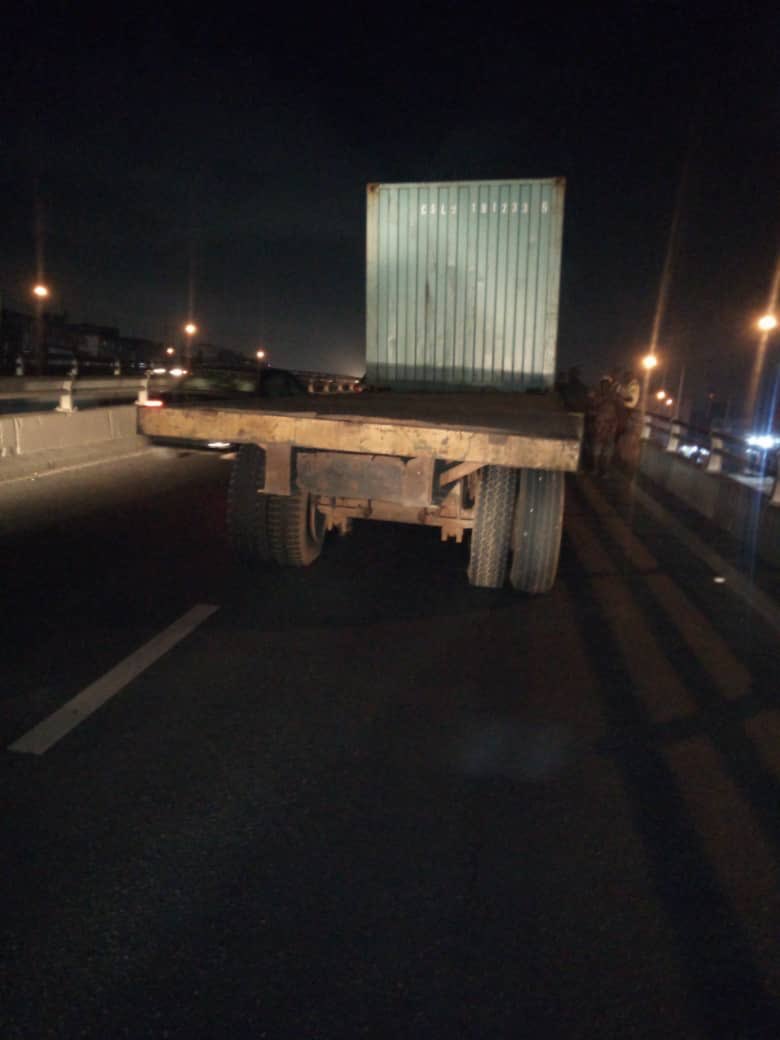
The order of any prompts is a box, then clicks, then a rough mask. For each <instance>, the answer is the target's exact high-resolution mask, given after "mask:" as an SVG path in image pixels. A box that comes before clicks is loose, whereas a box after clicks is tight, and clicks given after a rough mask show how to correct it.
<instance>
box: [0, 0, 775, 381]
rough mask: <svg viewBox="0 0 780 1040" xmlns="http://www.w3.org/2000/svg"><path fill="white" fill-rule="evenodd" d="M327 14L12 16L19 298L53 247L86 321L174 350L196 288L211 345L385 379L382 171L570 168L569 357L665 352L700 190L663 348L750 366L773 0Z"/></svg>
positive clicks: (764, 284)
mask: <svg viewBox="0 0 780 1040" xmlns="http://www.w3.org/2000/svg"><path fill="white" fill-rule="evenodd" d="M229 6H230V5H225V8H226V11H228V8H229ZM531 8H533V9H534V10H536V9H537V8H538V10H539V11H540V13H539V14H535V13H531V11H530V9H531ZM139 10H140V9H139ZM320 10H321V11H322V13H321V14H319V15H318V14H316V13H315V14H313V15H311V14H304V13H303V9H302V8H301V7H300V6H299V5H290V16H289V18H287V17H285V15H284V14H283V13H280V11H282V12H283V11H284V5H279V10H276V11H275V13H274V12H268V11H266V12H263V11H262V10H261V9H260V8H259V7H257V8H255V9H254V11H253V13H251V14H250V13H244V12H236V11H235V10H233V11H228V13H225V14H223V13H221V12H220V11H219V10H218V11H217V13H216V14H210V15H208V14H206V15H204V14H202V13H199V12H198V13H196V11H195V8H192V9H191V10H190V12H189V14H188V15H186V17H184V18H182V16H181V15H180V14H178V15H177V14H174V13H169V12H166V11H164V10H163V5H160V7H159V9H158V10H157V11H156V12H154V13H150V12H146V13H138V14H134V15H131V16H127V17H125V18H123V19H121V20H117V19H116V18H115V17H114V16H113V15H112V16H110V17H108V16H107V17H106V18H105V19H104V20H99V19H96V20H93V21H89V20H86V19H85V17H84V16H81V15H74V14H73V12H72V10H70V11H69V10H67V9H66V8H64V7H63V8H60V9H59V11H60V13H59V14H57V13H56V11H57V8H52V7H51V6H46V7H42V6H41V7H38V6H33V5H25V6H23V7H22V8H21V13H17V14H15V15H13V16H12V17H10V18H9V17H8V16H6V17H5V19H4V29H3V34H4V38H5V44H4V51H5V54H4V62H3V72H2V75H3V78H4V91H3V100H4V111H3V121H2V126H3V136H4V142H3V148H2V153H1V155H0V199H2V238H3V249H2V256H1V257H0V290H2V292H3V295H4V298H5V299H6V300H9V301H14V300H16V301H19V300H21V299H23V298H24V297H25V294H27V293H28V292H29V285H30V283H31V280H32V279H34V277H35V273H36V242H38V243H40V245H41V249H42V256H43V261H44V265H45V275H46V278H47V279H48V280H49V281H50V283H51V285H52V286H53V287H54V288H55V290H56V297H55V305H56V306H58V307H59V308H61V309H62V308H64V309H66V310H67V311H68V312H69V315H70V317H71V319H72V320H75V321H94V322H103V323H111V324H115V325H119V326H120V328H121V330H122V332H123V333H125V334H127V335H142V336H149V337H151V338H155V339H162V338H164V337H166V336H170V335H172V334H173V331H174V330H177V329H179V328H180V327H181V324H182V323H183V322H184V321H185V320H186V318H187V317H188V313H189V310H190V302H191V301H192V307H193V314H194V316H195V318H196V320H197V321H198V323H199V324H200V326H201V327H202V329H203V335H204V338H205V339H208V340H209V341H211V342H214V343H218V344H221V345H225V346H230V347H234V348H238V349H242V350H245V351H247V352H253V351H254V350H255V349H256V348H257V346H259V345H264V346H267V347H268V349H269V350H270V351H271V353H272V356H273V360H274V361H275V362H276V363H278V364H289V365H295V366H298V367H324V368H327V369H329V370H331V371H362V363H363V362H362V359H363V344H364V328H363V322H364V278H363V272H364V223H365V212H364V207H365V185H366V183H367V182H369V181H424V180H455V179H480V178H503V177H507V178H510V177H512V178H513V177H529V176H530V177H547V176H558V175H562V176H565V177H566V178H567V185H568V187H567V202H566V221H565V237H564V262H563V286H562V300H561V304H562V314H561V325H560V333H559V357H560V361H561V364H562V365H567V366H568V365H570V364H575V363H578V362H581V363H583V365H584V368H585V373H586V375H587V376H588V377H589V378H594V377H596V376H598V375H599V374H600V372H601V371H602V370H603V369H605V368H609V367H612V366H613V365H615V364H618V363H621V362H624V361H630V360H632V359H633V358H634V357H636V355H637V354H638V353H640V352H642V351H643V348H644V346H645V345H646V344H647V343H648V342H649V339H650V335H651V330H652V325H653V313H654V310H655V306H656V301H657V298H658V288H659V281H660V277H661V272H662V268H663V265H664V257H665V254H666V249H667V242H668V238H669V229H670V225H671V222H672V217H673V214H674V212H675V204H676V200H677V199H679V229H678V236H677V248H676V250H675V257H674V260H675V263H674V265H673V267H672V271H671V279H670V295H669V305H668V309H667V312H666V317H665V320H664V322H663V324H662V326H661V334H660V337H659V351H660V352H661V354H662V355H664V356H666V357H669V358H670V362H669V364H670V368H674V366H675V365H676V364H677V363H678V361H679V359H680V358H682V357H685V358H687V359H688V360H689V361H690V364H691V370H692V371H693V372H694V373H695V374H698V376H699V377H700V378H701V379H702V380H704V379H705V378H706V380H711V381H714V382H718V381H720V383H721V384H723V383H725V382H727V381H729V380H732V379H736V378H739V376H740V374H741V373H742V371H743V369H744V368H745V366H746V364H747V362H746V359H747V358H751V357H752V352H753V351H754V350H755V340H756V337H755V334H754V333H753V331H752V329H751V321H752V320H753V319H754V318H755V316H756V312H760V311H761V310H762V309H763V305H764V301H765V298H766V295H767V291H768V287H769V283H770V281H771V276H772V270H773V267H774V263H775V258H776V256H777V249H778V244H779V243H780V192H779V191H778V183H779V180H778V174H779V173H780V165H779V164H778V155H779V154H780V150H779V149H778V131H779V130H780V109H779V108H778V84H779V83H780V77H778V71H777V70H778V60H777V54H778V51H777V47H778V39H780V32H779V30H780V24H779V23H780V19H778V16H777V14H776V13H774V8H773V7H771V6H769V5H767V6H766V7H761V6H758V5H748V4H744V5H742V4H732V5H731V6H730V8H729V10H728V12H726V13H724V14H722V15H721V14H718V13H717V11H716V9H715V7H714V6H713V5H702V6H701V7H696V6H694V5H691V4H663V3H655V4H641V3H634V4H631V3H626V4H622V5H620V6H616V7H614V8H612V9H611V8H609V7H599V8H598V9H597V8H596V7H594V8H593V10H590V11H588V10H585V9H584V6H583V10H582V11H581V13H579V14H577V15H571V14H568V13H565V12H564V10H563V9H559V8H557V7H555V6H553V5H529V12H528V13H523V12H522V11H521V12H520V13H517V12H516V13H513V14H509V13H501V9H500V8H499V7H497V6H491V5H474V6H473V7H470V8H469V9H467V10H464V11H462V12H460V13H458V12H457V11H456V10H455V8H454V7H449V8H445V7H433V6H428V5H418V6H414V7H409V8H404V7H401V6H397V7H395V8H393V9H391V10H383V11H381V12H376V13H374V12H373V11H371V9H370V8H369V7H367V6H365V5H363V6H361V7H355V8H343V9H341V8H335V7H333V6H331V5H327V6H323V7H322V8H321V9H320ZM337 10H340V11H342V13H336V11H337ZM74 18H75V19H77V20H74ZM684 171H685V177H684V182H683V183H682V186H681V180H682V178H683V173H684ZM36 227H37V228H38V232H37V233H36Z"/></svg>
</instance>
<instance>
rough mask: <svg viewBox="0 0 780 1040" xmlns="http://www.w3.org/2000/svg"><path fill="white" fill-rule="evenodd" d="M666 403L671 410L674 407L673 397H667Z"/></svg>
mask: <svg viewBox="0 0 780 1040" xmlns="http://www.w3.org/2000/svg"><path fill="white" fill-rule="evenodd" d="M664 403H665V404H666V407H667V408H671V407H672V405H673V404H674V398H673V397H667V398H666V401H665V402H664Z"/></svg>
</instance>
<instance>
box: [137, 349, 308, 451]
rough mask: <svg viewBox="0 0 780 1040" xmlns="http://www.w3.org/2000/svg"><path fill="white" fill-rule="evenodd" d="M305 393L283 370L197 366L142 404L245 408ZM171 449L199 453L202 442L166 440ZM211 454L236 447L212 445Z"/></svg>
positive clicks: (297, 382) (304, 389) (226, 444)
mask: <svg viewBox="0 0 780 1040" xmlns="http://www.w3.org/2000/svg"><path fill="white" fill-rule="evenodd" d="M308 393H309V391H308V389H307V388H306V386H305V384H304V383H302V382H301V380H300V379H298V377H297V376H296V375H295V374H294V373H292V372H288V371H287V370H286V369H283V368H268V367H263V368H257V367H255V366H235V365H232V366H230V365H200V366H198V367H197V368H194V369H193V371H192V372H190V373H188V374H187V375H183V376H181V377H179V378H177V381H176V383H175V384H174V385H173V386H172V387H170V388H169V389H167V390H161V391H158V392H156V393H154V394H153V395H152V396H150V397H149V399H148V400H147V401H146V403H145V407H147V408H164V407H182V406H187V405H196V404H201V405H202V404H207V403H208V404H209V405H217V404H219V405H222V406H226V405H227V406H228V407H229V405H230V402H231V401H235V402H237V403H238V402H240V403H241V404H246V403H247V402H248V401H250V400H251V399H252V398H253V397H263V398H268V397H300V396H306V395H308ZM168 443H169V444H170V445H171V446H173V447H181V448H196V449H199V450H203V447H204V445H203V443H202V442H197V443H195V442H193V443H190V442H189V441H185V440H178V439H177V440H175V441H174V440H170V441H169V442H168ZM206 447H207V448H208V449H209V450H212V451H219V452H225V451H232V450H233V449H234V448H235V447H236V446H235V445H233V444H229V443H227V442H225V441H214V442H213V443H210V444H208V445H207V446H206Z"/></svg>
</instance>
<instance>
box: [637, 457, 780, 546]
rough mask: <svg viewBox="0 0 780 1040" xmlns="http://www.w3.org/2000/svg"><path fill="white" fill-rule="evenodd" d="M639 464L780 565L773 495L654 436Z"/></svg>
mask: <svg viewBox="0 0 780 1040" xmlns="http://www.w3.org/2000/svg"><path fill="white" fill-rule="evenodd" d="M639 469H640V472H641V473H643V474H644V475H645V476H646V477H648V478H649V479H650V480H651V481H652V482H653V483H654V484H657V485H658V486H659V487H662V488H663V489H664V490H666V491H668V492H669V493H670V494H672V495H674V496H675V497H676V498H678V499H680V501H682V502H684V503H685V505H686V506H688V507H689V508H690V509H693V510H695V511H696V512H697V513H700V514H701V515H702V516H704V517H706V518H707V519H708V520H710V521H711V522H712V523H714V524H715V525H716V526H717V527H720V528H721V529H722V530H724V531H728V533H729V534H731V535H733V536H734V538H736V539H738V540H739V541H741V542H743V543H745V544H746V545H749V546H751V547H753V549H754V550H755V552H756V553H757V554H758V556H760V557H761V558H763V559H764V560H766V561H767V562H768V563H771V564H774V565H775V566H777V565H779V564H780V507H778V506H777V505H773V504H772V502H771V500H770V496H769V495H767V494H764V493H762V492H761V491H760V490H758V489H757V488H753V487H748V486H746V485H745V484H741V483H739V482H738V481H736V480H735V479H734V478H733V477H731V476H729V475H728V474H726V473H708V472H707V471H706V470H705V469H703V468H702V467H701V466H697V465H696V464H695V463H693V462H689V461H688V460H687V459H684V458H682V457H681V456H679V455H676V454H674V453H672V452H667V451H664V449H663V448H660V447H658V445H655V444H653V443H652V442H650V441H644V442H643V444H642V457H641V461H640V465H639Z"/></svg>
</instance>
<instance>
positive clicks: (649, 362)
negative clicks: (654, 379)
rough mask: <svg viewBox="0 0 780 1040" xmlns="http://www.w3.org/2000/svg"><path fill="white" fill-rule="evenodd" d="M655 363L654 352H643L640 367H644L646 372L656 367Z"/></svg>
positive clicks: (656, 359) (656, 362) (656, 360)
mask: <svg viewBox="0 0 780 1040" xmlns="http://www.w3.org/2000/svg"><path fill="white" fill-rule="evenodd" d="M657 364H658V358H657V357H656V356H655V354H645V356H644V357H643V358H642V368H644V369H645V371H647V372H652V370H653V369H654V368H655V367H656V365H657Z"/></svg>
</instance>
